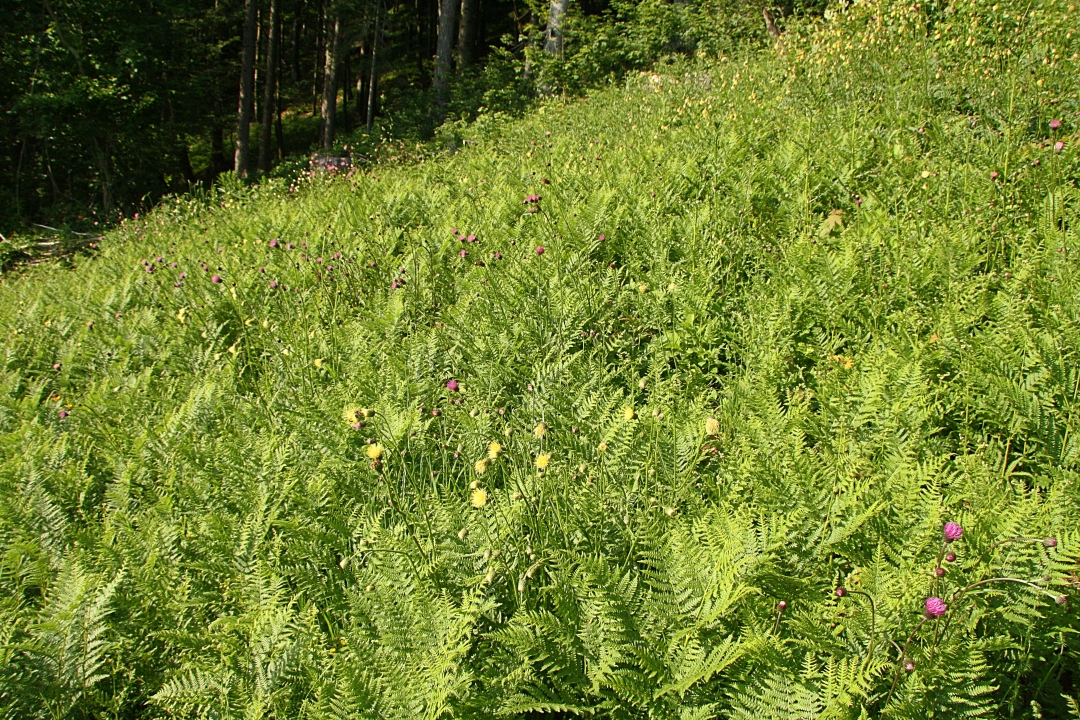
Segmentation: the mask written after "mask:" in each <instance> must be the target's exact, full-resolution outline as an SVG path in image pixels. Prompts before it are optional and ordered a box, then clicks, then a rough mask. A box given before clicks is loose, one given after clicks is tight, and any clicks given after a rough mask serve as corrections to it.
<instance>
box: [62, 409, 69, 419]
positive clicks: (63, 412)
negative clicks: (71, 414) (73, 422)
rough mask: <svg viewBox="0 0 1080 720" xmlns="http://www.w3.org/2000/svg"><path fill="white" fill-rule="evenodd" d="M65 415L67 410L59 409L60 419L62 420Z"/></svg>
mask: <svg viewBox="0 0 1080 720" xmlns="http://www.w3.org/2000/svg"><path fill="white" fill-rule="evenodd" d="M67 416H68V413H67V410H61V411H60V419H61V420H63V419H64V418H66V417H67Z"/></svg>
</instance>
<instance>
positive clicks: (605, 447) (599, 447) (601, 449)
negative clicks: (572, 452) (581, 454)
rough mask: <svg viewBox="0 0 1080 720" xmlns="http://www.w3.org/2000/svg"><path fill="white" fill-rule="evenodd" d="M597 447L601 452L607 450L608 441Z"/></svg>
mask: <svg viewBox="0 0 1080 720" xmlns="http://www.w3.org/2000/svg"><path fill="white" fill-rule="evenodd" d="M596 449H597V450H599V451H600V452H607V443H606V442H602V443H600V445H599V446H598V447H597V448H596Z"/></svg>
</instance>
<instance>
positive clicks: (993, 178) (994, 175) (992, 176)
mask: <svg viewBox="0 0 1080 720" xmlns="http://www.w3.org/2000/svg"><path fill="white" fill-rule="evenodd" d="M990 179H991V180H997V179H998V172H997V170H995V171H994V172H992V173H990Z"/></svg>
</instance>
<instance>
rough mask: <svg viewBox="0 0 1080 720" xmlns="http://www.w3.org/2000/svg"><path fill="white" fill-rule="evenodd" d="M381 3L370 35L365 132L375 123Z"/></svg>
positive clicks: (376, 10)
mask: <svg viewBox="0 0 1080 720" xmlns="http://www.w3.org/2000/svg"><path fill="white" fill-rule="evenodd" d="M382 31H383V25H382V3H381V2H379V3H378V4H377V5H376V6H375V31H374V32H373V33H372V34H371V74H370V75H369V77H368V83H367V122H366V126H367V131H368V132H369V133H370V132H371V124H372V123H373V122H375V98H376V97H377V95H376V94H375V92H376V90H377V88H378V84H379V83H378V78H379V75H378V72H379V66H378V62H379V36H380V35H382Z"/></svg>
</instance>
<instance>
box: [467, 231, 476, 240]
mask: <svg viewBox="0 0 1080 720" xmlns="http://www.w3.org/2000/svg"><path fill="white" fill-rule="evenodd" d="M465 239H466V240H467V241H469V242H476V236H475V235H473V234H472V233H469V237H467V238H465Z"/></svg>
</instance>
